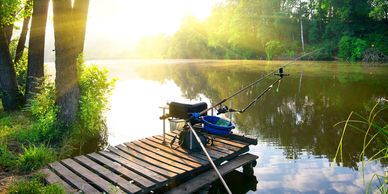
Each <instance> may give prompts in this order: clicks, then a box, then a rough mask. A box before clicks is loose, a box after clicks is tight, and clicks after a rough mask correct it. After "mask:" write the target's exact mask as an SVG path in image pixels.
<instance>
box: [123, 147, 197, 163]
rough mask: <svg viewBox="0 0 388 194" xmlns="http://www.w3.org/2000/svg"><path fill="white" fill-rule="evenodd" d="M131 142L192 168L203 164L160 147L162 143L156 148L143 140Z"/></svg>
mask: <svg viewBox="0 0 388 194" xmlns="http://www.w3.org/2000/svg"><path fill="white" fill-rule="evenodd" d="M131 143H133V144H134V145H137V146H139V147H141V148H143V149H146V150H148V151H151V152H152V153H155V154H158V155H160V156H163V157H166V158H169V159H171V160H173V161H175V162H179V163H181V164H183V165H186V166H189V167H191V168H197V167H201V166H202V165H201V164H199V163H197V162H193V161H191V160H188V159H186V157H178V156H176V155H173V154H170V153H169V152H167V151H165V150H163V149H161V148H159V147H162V145H161V146H159V147H157V148H155V147H152V146H149V145H147V144H145V143H143V142H141V141H133V142H131ZM131 143H127V144H126V145H129V144H131Z"/></svg>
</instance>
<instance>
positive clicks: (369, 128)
mask: <svg viewBox="0 0 388 194" xmlns="http://www.w3.org/2000/svg"><path fill="white" fill-rule="evenodd" d="M387 103H388V101H387V100H386V99H380V100H379V101H378V102H377V103H376V104H375V105H374V106H373V108H372V109H371V110H370V111H369V114H368V115H367V116H363V115H361V114H358V113H355V112H351V113H350V114H349V116H348V118H347V119H346V120H345V121H341V122H339V123H337V124H335V125H334V126H337V125H340V124H344V127H343V130H342V135H341V139H340V141H339V144H338V147H337V151H336V154H335V156H334V159H333V162H341V163H342V162H343V157H342V156H343V149H342V148H343V140H344V137H345V134H346V133H347V131H348V130H355V131H357V132H361V133H363V134H364V139H363V142H362V149H361V150H360V154H359V162H360V163H361V172H362V175H363V183H364V186H366V193H370V191H372V190H373V188H372V185H373V183H374V182H375V181H377V182H378V186H377V187H376V189H375V190H374V191H373V192H374V193H375V192H380V193H388V186H387V179H388V172H387V171H386V174H385V175H381V174H377V173H376V174H373V176H372V177H371V179H370V180H369V181H368V182H367V183H366V182H365V169H366V166H367V165H368V164H370V163H371V162H375V161H385V160H387V159H388V124H387V122H386V121H385V119H386V117H384V116H386V115H388V111H387V110H388V105H387ZM367 151H370V152H372V155H371V156H369V157H367V156H366V152H367ZM370 152H369V153H370ZM338 159H339V160H338Z"/></svg>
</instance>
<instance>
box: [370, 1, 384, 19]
mask: <svg viewBox="0 0 388 194" xmlns="http://www.w3.org/2000/svg"><path fill="white" fill-rule="evenodd" d="M370 3H371V5H372V10H371V11H370V13H369V16H370V17H372V18H374V19H377V20H383V19H388V1H386V0H370Z"/></svg>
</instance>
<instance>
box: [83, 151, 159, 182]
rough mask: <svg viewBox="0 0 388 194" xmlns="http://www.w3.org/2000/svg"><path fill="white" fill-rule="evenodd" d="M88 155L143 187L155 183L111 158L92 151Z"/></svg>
mask: <svg viewBox="0 0 388 194" xmlns="http://www.w3.org/2000/svg"><path fill="white" fill-rule="evenodd" d="M88 156H89V157H91V158H93V159H94V160H96V161H99V162H101V163H102V164H104V165H106V166H107V167H109V168H110V170H113V171H115V172H117V173H120V174H121V176H123V177H126V178H128V179H131V180H133V181H135V182H137V183H139V184H140V185H142V186H144V187H151V186H153V185H155V183H154V182H152V181H151V180H148V179H146V178H144V177H142V176H140V175H138V174H136V173H135V172H133V171H131V170H128V168H125V167H124V166H122V165H120V164H119V163H117V162H114V161H112V160H109V159H107V158H105V157H104V156H102V155H100V154H97V153H92V154H88Z"/></svg>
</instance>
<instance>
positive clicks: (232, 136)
mask: <svg viewBox="0 0 388 194" xmlns="http://www.w3.org/2000/svg"><path fill="white" fill-rule="evenodd" d="M229 138H230V139H231V140H237V141H240V142H244V143H248V144H251V145H257V138H256V137H254V136H250V135H244V134H238V133H232V134H230V135H229Z"/></svg>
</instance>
